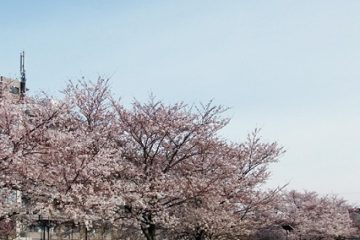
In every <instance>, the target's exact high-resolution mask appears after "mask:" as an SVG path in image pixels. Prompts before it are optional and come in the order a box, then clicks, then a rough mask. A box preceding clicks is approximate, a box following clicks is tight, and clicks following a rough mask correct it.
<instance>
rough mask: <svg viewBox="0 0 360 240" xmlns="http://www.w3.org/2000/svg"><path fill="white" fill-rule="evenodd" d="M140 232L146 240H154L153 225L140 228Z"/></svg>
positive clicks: (154, 230) (154, 229) (154, 228)
mask: <svg viewBox="0 0 360 240" xmlns="http://www.w3.org/2000/svg"><path fill="white" fill-rule="evenodd" d="M141 230H142V232H143V234H144V235H145V237H146V240H156V227H155V224H153V223H150V224H149V225H148V226H146V227H145V226H141Z"/></svg>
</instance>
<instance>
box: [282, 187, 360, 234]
mask: <svg viewBox="0 0 360 240" xmlns="http://www.w3.org/2000/svg"><path fill="white" fill-rule="evenodd" d="M350 208H351V206H350V205H348V204H347V203H346V201H345V200H343V199H341V198H339V197H337V196H334V195H327V196H319V195H318V194H317V193H315V192H302V193H301V192H297V191H289V192H284V193H283V194H282V195H281V199H279V201H278V204H276V206H275V219H277V222H278V223H279V224H290V225H291V226H293V228H294V234H295V235H297V236H301V237H302V239H323V238H324V237H329V238H330V237H333V238H336V237H348V236H351V234H353V233H354V231H355V228H354V227H353V226H354V225H353V224H354V223H353V221H352V220H351V218H350V214H349V210H350Z"/></svg>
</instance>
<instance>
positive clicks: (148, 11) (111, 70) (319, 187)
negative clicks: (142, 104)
mask: <svg viewBox="0 0 360 240" xmlns="http://www.w3.org/2000/svg"><path fill="white" fill-rule="evenodd" d="M359 12H360V1H358V0H346V1H344V0H339V1H332V0H323V1H321V0H318V1H306V0H283V1H271V0H263V1H261V0H247V1H245V0H243V1H241V0H237V1H226V0H225V1H224V0H223V1H200V0H198V1H194V0H192V1H186V0H181V1H180V0H178V1H118V0H113V1H90V0H86V1H85V0H72V1H70V0H68V1H66V0H63V1H46V0H43V1H40V0H32V1H26V0H22V1H20V0H4V1H1V2H0V74H1V75H5V76H9V77H16V76H18V62H19V52H20V51H21V50H25V51H26V69H27V76H28V87H29V88H30V89H31V93H37V92H39V91H40V90H45V91H47V92H50V93H52V94H57V91H58V90H60V89H61V88H62V87H63V86H64V85H65V82H66V81H67V80H68V79H78V78H80V77H81V76H85V77H86V78H89V79H96V78H97V76H98V75H101V76H105V77H107V76H111V77H112V79H111V85H112V88H113V91H114V92H115V93H116V95H118V96H122V98H123V99H124V100H125V101H131V99H132V98H133V97H135V98H137V99H140V100H144V99H146V98H147V96H148V95H149V93H151V92H152V93H154V94H155V95H156V96H158V98H160V99H162V100H164V101H166V102H174V101H185V102H187V103H190V104H192V103H198V102H200V101H202V102H206V101H208V100H209V99H214V101H215V103H218V104H222V105H225V106H229V107H231V109H230V110H229V112H228V114H229V115H230V116H231V117H232V118H233V120H232V122H231V123H230V125H229V126H228V127H227V128H226V129H225V130H224V132H223V133H224V135H225V136H227V137H229V138H230V139H232V140H242V139H244V138H245V136H246V133H247V132H249V131H251V130H252V129H253V128H255V127H260V128H262V129H263V130H262V135H263V136H264V138H265V139H266V140H277V141H278V142H279V143H280V144H281V145H283V146H284V147H285V148H286V149H287V153H286V154H285V155H284V156H283V157H282V158H281V161H280V163H278V164H276V165H275V166H273V168H272V169H273V174H272V179H271V181H270V185H277V184H283V183H286V182H290V184H289V188H295V189H299V190H301V189H308V190H315V191H319V192H321V193H339V194H340V195H342V196H344V197H345V198H346V199H349V200H350V201H351V202H357V203H358V204H360V188H359V184H358V180H359V174H358V173H359V169H360V151H359V147H358V143H359V135H360V126H359V123H360V108H359V105H360V95H359V94H358V92H359V88H360V81H359V80H360V48H359V45H360V14H359Z"/></svg>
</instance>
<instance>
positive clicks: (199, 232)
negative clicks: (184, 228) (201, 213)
mask: <svg viewBox="0 0 360 240" xmlns="http://www.w3.org/2000/svg"><path fill="white" fill-rule="evenodd" d="M195 231H196V233H195V240H205V237H206V234H205V231H204V230H203V229H200V228H196V230H195Z"/></svg>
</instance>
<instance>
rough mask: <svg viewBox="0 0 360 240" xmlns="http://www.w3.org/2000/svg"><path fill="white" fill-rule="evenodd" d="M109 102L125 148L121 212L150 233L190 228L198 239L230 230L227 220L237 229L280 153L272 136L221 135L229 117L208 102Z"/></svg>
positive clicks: (150, 236)
mask: <svg viewBox="0 0 360 240" xmlns="http://www.w3.org/2000/svg"><path fill="white" fill-rule="evenodd" d="M113 104H114V107H115V111H116V113H117V116H116V120H115V121H116V123H115V125H116V130H115V131H114V132H115V133H116V135H115V136H114V140H115V142H116V143H117V144H118V148H120V149H122V151H121V155H120V156H119V164H120V165H121V166H122V167H123V171H122V173H123V174H122V175H121V174H120V175H119V179H118V180H119V182H120V184H119V185H121V186H123V189H122V190H121V194H123V196H122V198H123V199H124V200H125V206H120V208H119V215H120V218H128V219H131V220H132V221H131V225H133V224H134V223H137V224H138V225H139V226H140V228H141V230H142V231H143V233H144V235H145V237H146V238H147V239H148V240H153V239H155V238H156V230H157V229H163V228H182V227H184V228H187V229H191V230H192V231H194V234H195V236H196V235H197V234H198V233H197V232H199V234H200V238H199V239H203V238H202V236H204V237H205V235H209V234H210V232H215V229H216V231H218V230H219V231H220V229H221V230H222V231H223V232H224V233H225V232H228V231H229V226H231V225H232V224H231V222H232V223H233V226H232V227H233V228H239V226H237V223H238V222H242V221H241V218H243V220H244V219H245V216H247V215H250V213H251V212H252V211H251V210H252V208H253V207H254V206H255V204H254V203H255V200H254V199H255V196H256V194H255V192H256V191H255V187H257V186H258V185H259V184H261V183H264V181H265V180H266V179H267V176H268V171H267V166H268V164H269V163H271V162H275V161H276V160H277V157H278V156H279V154H280V153H281V152H282V149H281V148H279V147H278V146H277V144H276V143H270V144H267V143H261V141H260V139H259V138H258V136H257V132H255V133H254V134H252V135H250V136H249V139H248V141H247V142H246V143H243V144H235V143H230V142H228V141H226V140H225V139H223V138H221V137H220V135H219V134H218V132H219V130H220V129H222V128H223V127H224V126H226V124H227V123H228V119H226V118H222V117H221V114H222V113H223V112H224V110H225V109H224V108H222V107H219V106H213V105H212V104H211V103H209V104H207V105H202V106H200V107H192V108H191V107H188V106H187V105H184V104H182V103H180V104H174V105H165V104H163V103H162V102H158V101H155V100H154V99H151V100H150V101H149V102H148V103H145V104H141V103H139V102H135V103H134V104H133V105H132V109H130V110H128V109H125V108H124V107H123V106H122V105H121V104H120V103H119V102H114V103H113ZM253 197H254V199H252V198H253ZM250 199H252V200H250ZM258 201H259V202H260V200H259V199H258ZM220 216H221V217H222V218H221V217H220ZM230 219H231V220H230ZM243 222H244V224H245V222H246V221H245V220H244V221H243ZM185 223H186V224H187V226H186V227H185V226H181V225H185ZM209 225H211V226H209ZM210 228H213V230H214V231H212V230H209V229H210ZM205 232H206V234H205ZM244 232H245V231H242V233H243V234H244ZM195 238H196V237H195ZM196 239H198V238H196Z"/></svg>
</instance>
